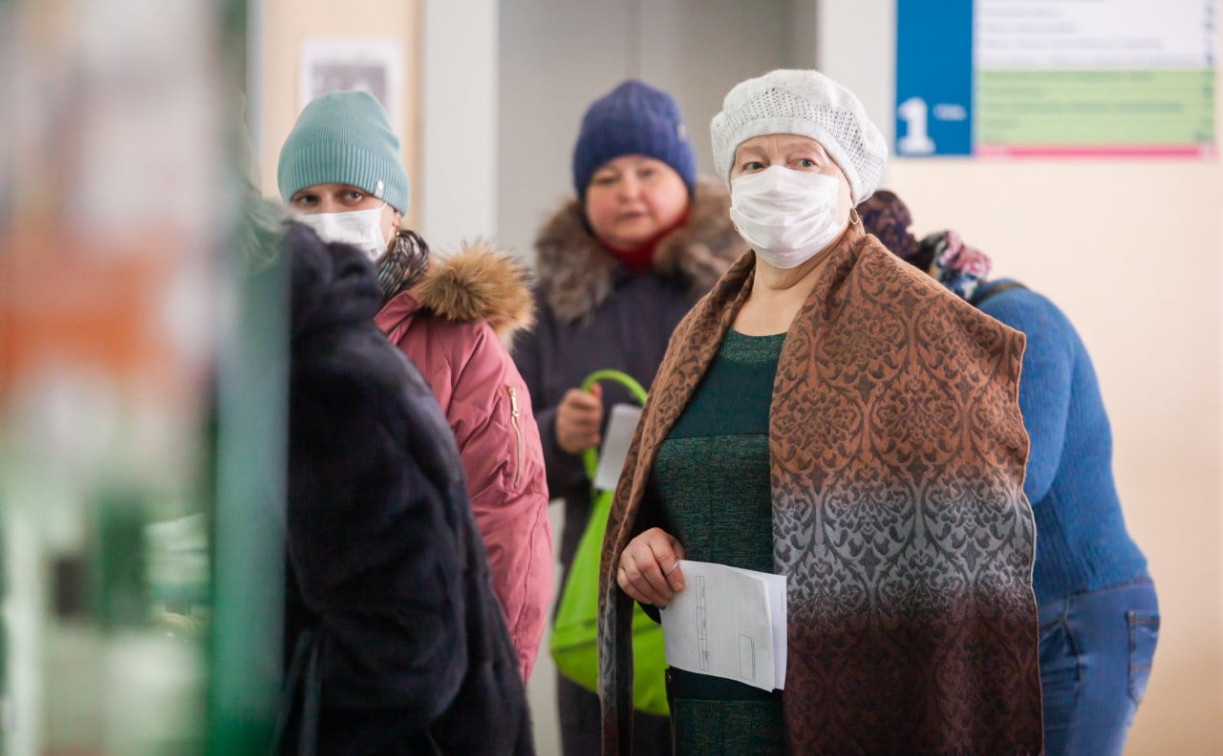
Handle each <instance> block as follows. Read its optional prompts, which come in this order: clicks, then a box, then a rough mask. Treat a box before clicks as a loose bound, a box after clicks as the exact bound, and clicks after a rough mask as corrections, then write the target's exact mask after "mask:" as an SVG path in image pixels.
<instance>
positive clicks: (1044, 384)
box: [858, 190, 1159, 756]
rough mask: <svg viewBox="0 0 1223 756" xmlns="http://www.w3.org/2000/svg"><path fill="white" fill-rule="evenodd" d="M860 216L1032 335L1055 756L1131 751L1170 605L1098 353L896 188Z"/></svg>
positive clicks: (1030, 469)
mask: <svg viewBox="0 0 1223 756" xmlns="http://www.w3.org/2000/svg"><path fill="white" fill-rule="evenodd" d="M858 212H859V214H860V215H861V216H862V222H863V224H864V225H865V227H866V230H867V231H868V232H870V233H872V234H874V235H875V236H876V237H878V238H879V240H880V241H882V242H883V244H884V245H885V246H886V247H887V248H888V249H889V250H891V251H892V252H893V253H895V254H896V255H897V256H899V257H900V258H902V259H903V260H905V261H907V262H909V263H911V264H913V265H915V266H917V267H918V268H921V269H923V270H925V271H927V272H929V273H930V275H932V276H934V277H935V278H937V279H938V280H939V281H940V282H941V283H943V285H944V286H946V287H947V289H948V290H949V291H951V292H952V293H953V294H955V295H957V296H959V297H961V298H963V299H964V300H966V301H968V302H969V303H970V304H972V305H974V306H976V307H977V308H979V309H980V310H981V311H982V312H984V313H985V314H987V315H990V316H991V317H993V318H995V319H997V320H999V321H1001V322H1002V323H1005V324H1006V325H1008V326H1011V327H1012V328H1014V329H1016V330H1019V331H1022V332H1023V333H1024V334H1025V335H1026V336H1027V349H1026V350H1025V352H1024V355H1023V369H1022V373H1021V377H1020V381H1019V408H1020V412H1021V413H1022V414H1023V424H1024V427H1025V428H1026V430H1027V432H1028V437H1029V442H1030V451H1029V456H1028V465H1027V477H1026V479H1025V480H1024V486H1023V487H1024V493H1025V494H1026V495H1027V497H1028V500H1029V501H1030V502H1031V504H1032V511H1033V513H1034V515H1035V517H1036V564H1035V567H1034V570H1033V576H1032V584H1033V588H1034V589H1035V592H1036V602H1037V606H1038V608H1039V614H1040V668H1041V669H1040V676H1041V688H1042V694H1043V699H1044V703H1043V708H1044V731H1045V748H1046V753H1047V754H1048V755H1049V756H1059V755H1060V754H1084V755H1085V756H1086V755H1088V754H1090V756H1111V755H1113V754H1120V753H1121V752H1122V749H1123V748H1124V746H1125V739H1126V735H1127V733H1128V731H1129V727H1130V724H1131V723H1132V721H1133V718H1134V712H1135V710H1136V709H1137V707H1138V704H1139V703H1141V701H1142V697H1143V693H1144V691H1145V689H1146V685H1147V679H1148V678H1149V676H1150V674H1151V660H1152V657H1153V656H1154V653H1155V645H1156V640H1157V638H1158V635H1159V607H1158V603H1157V601H1156V596H1155V587H1154V585H1153V584H1152V582H1151V578H1150V576H1149V575H1148V572H1147V562H1146V558H1145V557H1144V556H1143V554H1142V552H1141V551H1140V550H1139V548H1138V546H1137V544H1135V543H1134V540H1133V538H1131V537H1130V534H1129V532H1128V531H1127V530H1126V527H1125V519H1124V517H1123V516H1122V513H1121V504H1120V501H1119V500H1118V497H1117V490H1116V486H1115V484H1114V481H1113V469H1112V450H1113V449H1112V434H1111V432H1110V430H1109V423H1108V415H1107V413H1106V412H1105V410H1104V402H1103V400H1102V399H1101V396H1100V388H1099V385H1098V383H1097V381H1096V373H1095V370H1094V369H1093V368H1092V365H1091V358H1090V357H1089V356H1088V354H1087V349H1086V348H1085V347H1084V346H1083V341H1082V339H1080V338H1079V335H1078V333H1077V332H1076V331H1075V329H1074V326H1073V325H1072V324H1071V323H1070V321H1069V320H1068V319H1067V318H1066V316H1065V314H1063V313H1062V311H1061V310H1059V309H1058V308H1057V306H1056V305H1054V304H1053V303H1052V302H1051V301H1049V300H1048V299H1046V298H1045V297H1043V296H1041V295H1040V294H1038V293H1036V292H1035V291H1032V290H1030V289H1028V288H1027V287H1025V286H1023V285H1022V284H1019V283H1017V282H1015V281H1012V280H1008V279H1002V280H996V281H995V280H990V279H989V278H988V276H989V271H990V261H989V258H988V257H986V256H985V255H984V254H982V253H981V252H979V251H977V250H975V249H973V248H971V247H968V246H966V245H965V244H964V243H963V241H962V240H961V239H960V237H959V235H958V234H956V233H955V232H954V231H942V232H938V233H934V234H930V235H929V236H927V237H925V238H924V239H922V240H921V241H918V239H917V238H916V237H915V236H914V235H913V234H912V233H911V232H910V231H909V226H910V224H911V223H912V217H911V215H910V213H909V209H908V208H907V207H906V206H905V204H904V202H902V201H901V200H900V198H899V197H897V196H896V195H895V194H893V193H892V192H889V191H886V190H881V191H877V192H876V193H875V194H874V195H873V196H871V197H870V198H868V199H867V201H866V202H864V203H862V204H861V205H860V206H859V207H858Z"/></svg>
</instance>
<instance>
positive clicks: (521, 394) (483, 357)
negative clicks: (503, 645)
mask: <svg viewBox="0 0 1223 756" xmlns="http://www.w3.org/2000/svg"><path fill="white" fill-rule="evenodd" d="M447 419H448V420H449V421H450V424H451V428H452V430H453V431H454V434H455V440H456V442H457V443H458V447H459V454H460V456H461V458H462V462H463V472H464V474H465V475H466V479H467V491H468V493H469V495H470V497H471V508H472V512H473V514H474V515H475V518H476V527H477V528H479V530H480V534H481V536H482V539H483V541H484V548H485V550H486V553H487V556H488V563H489V567H490V569H491V571H492V576H493V591H494V593H495V594H496V596H497V598H498V600H499V601H500V602H501V609H502V611H503V613H504V616H505V624H506V627H507V628H508V629H509V633H510V639H511V641H512V642H513V644H514V649H515V651H516V652H517V654H518V662H519V671H520V672H521V673H522V679H523V680H524V681H526V680H528V679H529V678H530V674H531V669H532V668H533V667H534V664H535V657H536V655H537V653H538V651H539V644H540V641H541V640H542V638H543V631H544V625H545V623H546V622H547V611H548V604H549V603H550V602H551V599H552V528H551V525H550V524H549V521H548V485H547V481H546V475H545V466H544V456H543V447H542V444H541V441H540V433H539V427H538V426H537V425H536V421H535V417H534V415H533V414H532V404H531V394H530V391H529V390H528V386H527V384H526V382H525V381H524V380H523V378H522V376H521V375H520V374H519V372H518V369H517V368H516V367H515V366H514V362H513V360H511V358H510V355H509V353H508V352H507V351H506V350H505V348H504V347H503V346H502V345H501V344H500V342H498V341H497V339H496V338H495V336H494V335H493V333H492V331H491V329H489V328H488V327H487V326H483V325H481V326H479V327H478V332H477V338H476V339H475V341H474V347H473V349H472V351H471V353H470V354H469V355H468V361H467V364H466V365H465V366H464V367H463V369H461V370H459V371H456V373H455V384H454V388H453V393H452V395H451V400H450V405H449V408H448V418H447Z"/></svg>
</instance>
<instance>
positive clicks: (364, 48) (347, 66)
mask: <svg viewBox="0 0 1223 756" xmlns="http://www.w3.org/2000/svg"><path fill="white" fill-rule="evenodd" d="M403 87H404V72H403V44H402V43H401V42H400V41H399V40H398V39H394V38H389V37H307V38H306V39H304V40H302V43H301V66H300V70H299V71H298V97H297V109H298V112H300V111H301V109H302V108H304V107H306V104H307V103H309V102H310V101H311V100H313V99H314V98H315V97H318V96H319V95H321V94H324V93H326V92H333V91H336V90H344V91H347V90H360V91H364V92H369V93H370V94H372V95H373V96H374V97H375V98H377V100H378V102H381V103H382V107H384V108H386V111H387V114H388V115H390V118H391V127H392V128H393V129H395V133H396V136H398V137H399V138H400V139H401V140H402V139H403V134H402V133H400V131H401V130H402V128H403V118H404V102H403Z"/></svg>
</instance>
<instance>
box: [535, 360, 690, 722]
mask: <svg viewBox="0 0 1223 756" xmlns="http://www.w3.org/2000/svg"><path fill="white" fill-rule="evenodd" d="M602 380H613V381H617V382H618V383H621V384H623V385H624V386H625V388H627V389H628V390H629V392H630V393H631V394H632V395H633V398H635V399H636V400H637V401H638V402H639V403H641V404H645V400H646V392H645V389H643V388H642V387H641V384H639V383H638V382H637V381H635V380H633V379H632V377H630V376H628V375H625V374H624V373H622V372H620V371H618V370H599V371H597V372H595V373H592V374H591V375H590V376H589V377H587V378H586V380H584V381H582V390H583V391H587V390H589V389H590V387H591V386H593V385H594V384H595V383H597V382H599V381H602ZM582 461H583V462H584V463H585V465H586V474H587V476H589V477H590V479H591V480H592V481H593V480H594V477H595V470H596V469H597V468H598V456H597V454H596V453H595V450H594V449H587V450H586V451H585V453H584V454H583V455H582ZM614 494H615V492H614V491H600V490H597V489H596V490H594V491H593V496H592V499H593V502H592V507H591V511H590V520H589V522H588V523H587V525H586V531H585V532H584V533H582V540H581V541H579V542H578V549H577V553H576V554H575V555H574V558H573V564H572V565H571V566H570V567H569V575H568V578H567V582H566V583H565V590H564V592H563V593H562V594H561V600H560V604H559V605H558V606H557V609H556V621H555V623H554V625H553V627H552V642H551V652H552V659H553V660H554V661H555V662H556V668H557V669H558V670H559V671H560V673H561V674H563V675H564V676H565V677H567V678H569V679H570V680H573V681H574V682H576V683H577V684H578V685H581V686H582V687H583V688H586V689H587V690H589V691H591V692H596V693H597V692H598V689H599V652H598V621H599V556H600V554H601V552H602V550H603V534H604V532H605V531H606V530H607V518H608V516H609V515H610V514H611V505H612V498H613V497H614ZM665 668H666V662H665V661H664V653H663V640H662V626H661V625H659V624H658V623H657V622H655V621H654V620H652V619H650V618H649V617H648V616H647V615H646V613H645V612H644V611H642V609H641V606H640V605H638V604H636V603H634V604H633V708H635V709H638V710H640V711H643V712H645V713H647V714H654V715H656V716H667V715H668V713H669V711H668V707H667V688H666V681H665V679H664V670H665Z"/></svg>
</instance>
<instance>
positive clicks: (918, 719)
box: [599, 223, 1042, 756]
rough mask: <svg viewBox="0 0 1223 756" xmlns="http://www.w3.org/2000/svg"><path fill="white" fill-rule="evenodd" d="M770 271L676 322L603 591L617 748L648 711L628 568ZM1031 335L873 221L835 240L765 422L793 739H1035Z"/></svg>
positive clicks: (607, 732)
mask: <svg viewBox="0 0 1223 756" xmlns="http://www.w3.org/2000/svg"><path fill="white" fill-rule="evenodd" d="M754 268H755V259H754V256H752V255H746V256H745V257H744V258H743V259H741V260H740V261H739V262H738V263H736V264H735V265H734V266H733V267H732V268H731V269H730V271H729V272H728V273H727V274H726V275H725V276H723V277H722V279H721V280H720V281H719V282H718V284H717V285H716V286H715V287H714V289H713V290H712V291H711V292H710V293H709V295H708V296H707V297H705V298H704V299H703V300H701V302H700V303H698V305H697V306H696V308H694V309H693V311H692V312H691V313H690V314H689V315H688V316H687V317H686V318H685V319H684V321H683V322H682V323H680V325H679V326H678V327H677V328H676V330H675V334H674V336H673V338H672V346H671V348H670V349H669V350H668V351H667V355H666V357H665V359H664V360H663V364H662V365H661V367H660V368H659V370H658V374H657V377H656V378H655V380H654V384H653V386H652V388H651V391H650V400H649V402H648V403H647V404H646V407H645V410H644V413H643V416H642V419H641V422H640V424H639V426H638V428H637V435H636V437H635V438H634V440H633V444H632V447H631V449H630V450H629V454H628V458H627V459H626V461H625V466H624V472H623V474H622V475H621V478H620V483H619V485H618V487H617V490H616V498H615V503H614V504H613V507H612V512H611V517H610V519H609V521H608V526H607V539H606V541H605V542H604V552H603V558H602V562H601V569H600V588H599V594H600V595H599V602H600V604H599V605H600V616H599V632H600V646H601V649H600V695H601V698H602V702H603V717H604V727H603V734H604V751H603V752H604V754H610V755H612V756H614V755H615V754H618V753H620V746H621V745H622V744H627V743H628V742H629V740H628V732H629V728H630V727H631V717H632V707H631V705H630V703H629V695H630V693H631V690H632V664H631V655H630V653H629V647H630V644H631V633H630V625H629V618H630V616H631V612H630V610H631V608H632V603H631V601H630V600H629V598H628V597H627V596H626V595H625V594H624V593H623V592H622V591H620V589H619V588H618V587H617V585H616V581H615V572H616V565H617V564H618V562H619V558H620V554H621V553H622V551H623V550H624V547H625V546H626V545H627V544H628V541H629V540H630V539H631V538H632V537H633V536H634V535H635V534H636V533H637V532H638V526H637V523H638V518H639V515H640V514H641V507H642V504H643V501H644V500H645V492H646V489H647V486H648V484H649V481H650V476H651V468H652V466H653V462H654V457H655V454H656V453H657V451H658V448H659V447H660V446H661V444H662V442H663V440H665V439H666V437H667V434H668V433H669V432H670V430H671V428H672V426H673V425H674V423H675V422H676V420H677V419H678V418H679V416H680V414H681V413H682V412H683V410H684V407H685V406H686V405H687V403H688V401H689V399H690V398H691V396H692V394H693V392H694V391H695V390H696V387H697V385H698V384H699V383H700V381H701V378H702V376H703V375H704V372H705V370H706V369H707V367H708V366H709V364H710V362H711V361H712V360H713V357H714V355H715V354H716V353H717V350H718V347H719V345H720V344H721V342H722V339H723V337H724V336H725V334H726V331H727V330H728V329H729V328H730V325H731V323H732V322H733V321H734V318H735V314H736V313H737V312H738V310H739V308H740V307H741V306H742V304H743V302H744V301H745V300H746V298H747V296H748V294H749V292H750V291H751V286H752V280H753V273H754ZM1023 344H1024V338H1023V335H1022V334H1020V333H1018V332H1017V331H1014V330H1012V329H1010V328H1007V327H1006V326H1004V325H1002V324H1000V323H998V322H996V321H994V320H992V319H990V318H988V317H986V316H984V315H982V314H981V313H979V312H978V311H976V310H975V309H972V308H970V307H967V306H965V305H964V304H963V303H960V302H958V301H956V299H954V298H953V297H950V296H948V295H947V292H946V291H945V290H943V289H942V288H941V287H939V286H937V285H936V284H935V283H934V282H933V281H931V280H930V279H929V278H928V277H927V276H925V275H922V274H920V273H919V272H918V271H916V270H914V269H913V268H912V267H910V266H908V265H906V264H903V263H901V262H900V261H898V260H897V259H896V257H895V256H893V255H892V254H890V253H888V252H887V250H885V249H884V248H883V247H882V245H880V244H879V243H878V242H877V240H876V239H874V238H873V237H870V236H867V235H865V234H864V233H863V231H862V228H861V226H860V225H859V224H857V223H855V224H853V225H851V226H850V228H849V230H848V231H847V232H846V234H845V235H844V236H843V237H842V239H841V240H840V241H838V242H837V243H836V247H835V248H834V250H833V252H832V255H831V256H830V257H829V259H828V262H827V263H826V266H825V268H824V270H823V272H822V273H821V274H820V277H819V280H818V281H817V282H816V284H815V287H814V289H813V290H812V292H811V294H810V296H809V297H808V299H807V301H806V303H805V304H804V305H803V308H802V310H801V311H800V312H799V314H798V315H797V316H796V318H795V319H794V322H793V324H792V325H791V327H790V330H789V332H788V334H787V337H786V342H785V345H784V347H783V349H782V354H781V359H780V362H779V363H778V367H777V380H776V383H775V384H774V389H773V397H772V403H771V409H770V418H769V456H770V473H771V475H770V478H771V486H772V498H773V548H774V566H775V571H776V572H777V573H778V574H784V575H787V576H788V587H787V592H788V603H789V616H788V620H789V621H788V634H787V644H788V645H787V648H788V666H789V669H788V672H787V678H786V686H785V691H784V693H783V696H782V700H783V702H784V708H785V727H786V736H787V740H788V742H789V752H791V753H804V754H806V753H813V754H814V753H820V754H842V753H928V754H987V753H988V754H993V753H1006V754H1008V755H1013V754H1036V753H1039V752H1040V750H1041V737H1042V736H1041V698H1040V679H1039V673H1038V666H1037V620H1036V602H1035V598H1034V596H1033V593H1032V584H1031V579H1032V562H1033V558H1034V556H1035V526H1034V523H1033V519H1032V510H1031V507H1030V506H1029V505H1028V503H1027V501H1026V499H1025V498H1024V496H1023V488H1022V482H1023V473H1024V464H1025V461H1026V452H1027V438H1026V435H1025V433H1024V429H1023V422H1022V420H1021V418H1020V415H1019V407H1018V404H1017V401H1016V390H1017V383H1018V376H1019V366H1020V358H1021V355H1022V353H1023ZM646 519H648V518H646Z"/></svg>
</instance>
